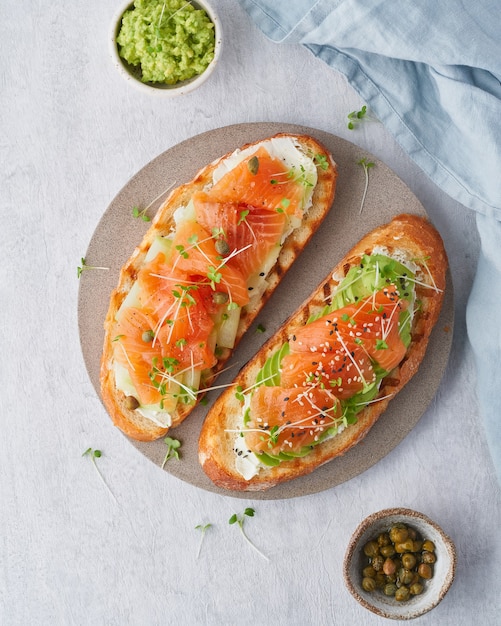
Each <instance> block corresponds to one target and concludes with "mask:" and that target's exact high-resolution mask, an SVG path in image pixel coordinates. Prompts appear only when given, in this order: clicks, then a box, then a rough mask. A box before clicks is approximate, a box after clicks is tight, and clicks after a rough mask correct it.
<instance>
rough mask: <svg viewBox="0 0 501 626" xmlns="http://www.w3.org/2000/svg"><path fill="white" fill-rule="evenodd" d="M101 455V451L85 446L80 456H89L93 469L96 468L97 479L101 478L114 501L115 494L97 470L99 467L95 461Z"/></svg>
mask: <svg viewBox="0 0 501 626" xmlns="http://www.w3.org/2000/svg"><path fill="white" fill-rule="evenodd" d="M102 455H103V453H102V452H101V450H94V449H93V448H87V450H86V451H85V452H84V453H83V454H82V456H88V457H90V460H91V461H92V465H93V466H94V469H95V470H96V472H97V475H98V476H99V479H100V480H101V482H102V483H103V485H104V486H105V487H106V489H107V490H108V492H109V494H110V495H111V497H112V498H113V500H115V502H116V501H117V499H116V497H115V494H114V493H113V491H111V489H110V487H109V486H108V483H107V482H106V481H105V480H104V477H103V475H102V474H101V472H100V471H99V467H98V466H97V463H96V459H99V458H101V456H102Z"/></svg>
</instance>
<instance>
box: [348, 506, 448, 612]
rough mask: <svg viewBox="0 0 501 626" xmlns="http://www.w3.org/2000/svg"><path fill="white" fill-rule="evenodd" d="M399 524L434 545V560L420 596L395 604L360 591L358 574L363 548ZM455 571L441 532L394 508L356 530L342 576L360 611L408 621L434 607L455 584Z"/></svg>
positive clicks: (425, 520)
mask: <svg viewBox="0 0 501 626" xmlns="http://www.w3.org/2000/svg"><path fill="white" fill-rule="evenodd" d="M399 522H402V523H404V524H406V525H408V526H411V527H412V528H414V529H415V530H416V531H417V532H418V533H419V534H420V535H421V536H422V538H423V539H430V540H431V541H433V543H434V544H435V548H436V549H435V554H436V557H437V560H436V563H435V564H434V566H433V568H434V572H433V578H431V579H430V580H427V581H426V582H425V584H424V591H423V593H422V594H420V595H416V596H413V597H411V599H410V600H407V601H405V602H397V601H396V600H395V599H394V598H393V597H388V596H385V595H384V594H383V593H382V592H380V591H379V590H376V591H373V592H372V593H370V592H367V591H365V590H364V589H363V588H362V574H361V572H362V569H363V568H364V567H365V566H366V565H367V557H366V556H365V555H364V552H363V547H364V545H365V544H366V543H367V542H368V541H370V540H371V539H375V538H376V537H377V536H378V535H379V534H380V533H382V532H387V531H388V530H389V529H390V527H391V526H392V525H393V524H395V523H399ZM455 569H456V550H455V547H454V544H453V542H452V541H451V539H450V538H449V537H448V536H447V535H446V534H445V533H444V532H443V530H442V529H441V528H440V527H439V526H438V525H437V524H436V523H435V522H433V521H432V520H430V519H429V518H428V517H426V515H423V514H422V513H418V512H417V511H413V510H411V509H399V508H396V509H385V510H383V511H378V512H377V513H373V514H372V515H370V516H369V517H367V518H366V519H365V520H364V521H363V522H362V523H361V524H360V525H359V526H358V528H357V529H356V530H355V532H354V534H353V536H352V538H351V541H350V543H349V545H348V549H347V551H346V555H345V558H344V564H343V575H344V581H345V584H346V586H347V588H348V590H349V592H350V593H351V595H352V596H353V597H354V598H355V600H357V601H358V602H359V603H360V604H361V605H362V606H363V607H365V608H366V609H369V611H372V612H373V613H376V614H377V615H380V616H382V617H386V618H390V619H400V620H407V619H412V618H414V617H419V616H420V615H423V613H427V612H428V611H430V610H431V609H433V608H434V607H435V606H437V604H438V603H439V602H440V601H441V600H442V599H443V598H444V596H445V594H446V593H447V591H448V590H449V588H450V586H451V584H452V581H453V580H454V574H455Z"/></svg>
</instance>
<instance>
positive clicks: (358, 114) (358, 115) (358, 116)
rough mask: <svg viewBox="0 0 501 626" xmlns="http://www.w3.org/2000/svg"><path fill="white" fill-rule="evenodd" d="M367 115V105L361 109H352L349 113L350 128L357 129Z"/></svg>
mask: <svg viewBox="0 0 501 626" xmlns="http://www.w3.org/2000/svg"><path fill="white" fill-rule="evenodd" d="M366 115H367V105H365V104H364V106H363V107H362V108H361V109H360V111H352V112H351V113H348V128H349V129H350V130H353V129H355V128H356V127H357V126H358V124H359V123H360V121H361V120H363V119H364V118H365V117H366Z"/></svg>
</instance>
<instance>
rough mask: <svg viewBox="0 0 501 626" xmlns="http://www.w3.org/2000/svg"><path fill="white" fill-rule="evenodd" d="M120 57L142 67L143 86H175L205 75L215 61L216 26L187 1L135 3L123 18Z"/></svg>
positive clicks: (158, 0) (162, 0) (157, 0)
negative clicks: (149, 84) (210, 64)
mask: <svg viewBox="0 0 501 626" xmlns="http://www.w3.org/2000/svg"><path fill="white" fill-rule="evenodd" d="M117 44H118V47H119V54H120V56H121V57H122V58H123V59H124V60H125V61H127V63H129V64H130V65H133V66H140V68H141V74H142V76H141V80H142V81H143V82H152V83H164V84H167V85H174V84H176V83H178V82H179V81H183V80H188V79H190V78H193V77H194V76H197V75H198V74H201V73H202V72H203V71H204V70H205V69H206V68H207V66H208V65H209V63H210V62H211V61H212V59H213V58H214V47H215V33H214V24H213V23H212V21H211V20H210V19H209V17H208V15H207V13H206V12H205V11H203V10H200V9H196V8H195V7H194V6H193V5H192V4H191V3H189V2H186V1H185V0H135V2H134V8H133V9H130V10H128V11H126V12H125V13H124V14H123V16H122V25H121V27H120V31H119V33H118V36H117Z"/></svg>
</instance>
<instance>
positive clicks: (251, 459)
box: [199, 215, 447, 491]
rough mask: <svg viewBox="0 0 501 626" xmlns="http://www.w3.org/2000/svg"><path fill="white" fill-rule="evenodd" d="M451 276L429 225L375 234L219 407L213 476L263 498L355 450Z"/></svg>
mask: <svg viewBox="0 0 501 626" xmlns="http://www.w3.org/2000/svg"><path fill="white" fill-rule="evenodd" d="M446 270H447V257H446V253H445V250H444V246H443V243H442V240H441V238H440V236H439V234H438V232H437V231H436V230H435V229H434V228H433V227H432V225H431V224H430V223H429V222H428V221H427V220H425V219H424V218H421V217H417V216H414V215H399V216H397V217H395V218H394V219H393V220H392V221H391V222H390V223H389V224H386V225H384V226H381V227H379V228H377V229H376V230H374V231H373V232H371V233H369V234H368V235H366V236H365V237H364V238H363V239H362V240H361V241H360V242H359V243H358V244H357V245H355V246H354V247H353V248H352V249H351V250H350V252H349V253H348V254H347V255H346V257H345V258H344V259H343V260H342V261H340V263H339V264H338V265H337V266H336V267H335V268H334V270H333V271H332V273H331V274H330V275H329V276H328V277H327V279H326V280H325V281H324V282H323V283H322V284H321V285H320V286H319V287H318V289H317V290H316V291H315V292H314V293H313V295H312V296H311V298H310V299H308V300H307V301H306V302H305V303H304V304H303V305H302V306H301V307H300V308H299V309H298V310H297V311H296V312H295V313H294V314H293V315H292V316H291V317H290V318H289V319H288V320H287V322H285V323H284V325H283V326H282V327H281V328H280V329H279V331H278V332H277V333H276V334H275V335H274V336H273V337H272V338H271V339H270V340H269V341H268V342H267V343H266V344H265V345H264V346H263V348H262V349H261V350H260V351H259V352H258V353H257V355H256V356H255V357H254V358H253V359H252V360H251V361H250V362H249V363H248V364H247V365H246V366H245V367H244V369H243V370H242V371H241V372H240V373H239V374H238V376H237V378H236V379H235V381H234V385H233V386H232V387H230V388H228V389H226V390H225V391H224V392H223V394H222V395H221V396H220V397H219V398H218V399H217V400H216V402H215V403H214V405H213V407H212V408H211V410H210V411H209V413H208V415H207V418H206V420H205V422H204V425H203V427H202V431H201V435H200V440H199V460H200V463H201V465H202V468H203V470H204V471H205V473H206V474H207V475H208V476H209V477H210V478H211V480H212V481H213V482H214V483H215V484H216V485H218V486H220V487H223V488H225V489H231V490H239V491H245V490H247V491H258V490H264V489H268V488H270V487H273V486H274V485H276V484H278V483H281V482H284V481H287V480H291V479H294V478H297V477H299V476H302V475H304V474H307V473H309V472H312V471H313V470H315V469H316V468H318V467H319V466H320V465H322V464H324V463H326V462H327V461H330V460H331V459H333V458H335V457H338V456H340V455H342V454H344V453H345V452H346V451H347V450H349V449H350V448H351V447H352V446H354V445H355V444H357V443H358V442H359V441H360V440H361V439H362V438H363V437H364V436H365V435H366V434H367V433H368V431H369V429H370V428H371V427H372V426H373V425H374V423H375V422H376V420H377V419H378V418H379V416H380V415H381V414H382V413H383V412H384V410H385V409H386V407H387V405H388V403H389V402H390V401H391V399H392V398H393V397H394V396H395V394H397V393H398V392H399V391H400V390H401V389H402V387H403V386H404V385H405V384H406V383H407V382H408V381H409V380H410V378H411V377H412V376H413V375H414V374H415V373H416V371H417V369H418V367H419V365H420V363H421V361H422V359H423V356H424V354H425V350H426V347H427V344H428V340H429V336H430V333H431V331H432V329H433V326H434V325H435V323H436V321H437V319H438V316H439V313H440V309H441V306H442V300H443V293H444V288H445V277H446Z"/></svg>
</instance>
